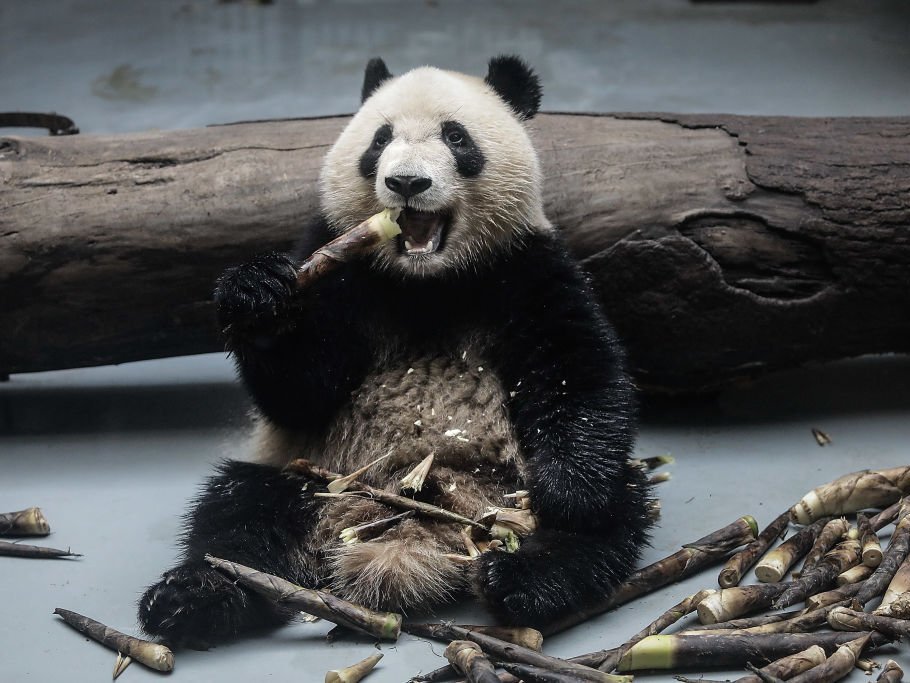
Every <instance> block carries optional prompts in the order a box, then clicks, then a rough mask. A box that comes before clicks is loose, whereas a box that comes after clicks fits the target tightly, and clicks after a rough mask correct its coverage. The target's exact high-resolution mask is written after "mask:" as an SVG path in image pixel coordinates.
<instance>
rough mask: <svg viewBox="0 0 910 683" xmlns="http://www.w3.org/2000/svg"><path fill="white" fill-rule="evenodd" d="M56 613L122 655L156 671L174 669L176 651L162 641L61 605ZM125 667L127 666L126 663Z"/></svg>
mask: <svg viewBox="0 0 910 683" xmlns="http://www.w3.org/2000/svg"><path fill="white" fill-rule="evenodd" d="M54 614H56V615H58V616H59V617H61V618H62V619H63V621H65V622H66V623H67V624H69V625H70V626H72V627H73V628H74V629H76V630H77V631H79V633H82V634H84V635H87V636H88V637H89V638H91V639H92V640H95V641H97V642H99V643H101V644H102V645H104V646H105V647H109V648H110V649H112V650H114V651H116V652H118V653H120V654H121V655H125V656H127V657H130V658H131V659H133V660H135V661H137V662H139V663H140V664H144V665H145V666H147V667H149V668H150V669H155V670H156V671H172V670H173V669H174V653H173V652H171V650H170V649H169V648H167V647H165V646H164V645H161V644H160V643H153V642H151V641H148V640H142V639H141V638H135V637H134V636H128V635H126V634H125V633H121V632H120V631H117V630H115V629H112V628H111V627H109V626H105V625H104V624H102V623H101V622H100V621H95V620H94V619H90V618H89V617H86V616H83V615H82V614H78V613H76V612H71V611H70V610H68V609H63V608H61V607H58V608H57V609H55V610H54ZM123 668H126V666H125V665H124V666H123ZM115 671H116V669H115Z"/></svg>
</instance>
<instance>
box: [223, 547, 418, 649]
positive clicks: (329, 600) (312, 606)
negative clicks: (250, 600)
mask: <svg viewBox="0 0 910 683" xmlns="http://www.w3.org/2000/svg"><path fill="white" fill-rule="evenodd" d="M205 561H206V562H208V563H209V564H210V565H212V566H213V567H214V568H215V569H217V570H219V571H221V572H223V573H224V574H227V575H228V576H229V577H231V578H232V579H235V580H236V581H238V582H240V583H241V584H243V585H244V586H246V587H247V588H249V589H251V590H253V591H254V592H256V593H259V594H260V595H264V596H265V597H267V598H271V599H272V600H274V601H275V602H279V603H281V604H285V605H292V606H294V607H296V608H297V609H301V610H303V611H304V612H308V613H309V614H314V615H316V616H317V617H321V618H323V619H325V620H327V621H331V622H332V623H333V624H338V625H339V626H345V627H347V628H352V629H354V630H356V631H360V632H361V633H366V634H367V635H371V636H375V637H377V638H382V639H384V640H398V635H399V633H400V632H401V615H400V614H396V613H394V612H374V611H373V610H371V609H368V608H366V607H363V606H361V605H355V604H354V603H352V602H348V601H347V600H342V599H341V598H339V597H337V596H334V595H332V594H331V593H326V592H323V591H319V590H312V589H309V588H303V587H301V586H298V585H297V584H294V583H291V582H290V581H287V580H285V579H282V578H281V577H278V576H275V575H274V574H268V573H266V572H261V571H258V570H256V569H253V568H251V567H247V566H245V565H242V564H239V563H237V562H231V561H229V560H223V559H221V558H218V557H213V556H211V555H206V556H205Z"/></svg>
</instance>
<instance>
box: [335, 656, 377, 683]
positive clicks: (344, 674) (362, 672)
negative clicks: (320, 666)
mask: <svg viewBox="0 0 910 683" xmlns="http://www.w3.org/2000/svg"><path fill="white" fill-rule="evenodd" d="M380 659H382V653H381V652H377V653H376V654H375V655H370V656H369V657H367V658H366V659H362V660H360V661H359V662H357V663H356V664H352V665H351V666H348V667H345V668H344V669H332V670H331V671H327V672H326V674H325V683H358V681H360V680H362V679H363V678H364V676H366V675H367V674H368V673H370V672H371V671H372V670H373V669H374V668H375V667H376V665H377V664H378V663H379V660H380Z"/></svg>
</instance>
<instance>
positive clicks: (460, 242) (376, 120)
mask: <svg viewBox="0 0 910 683" xmlns="http://www.w3.org/2000/svg"><path fill="white" fill-rule="evenodd" d="M445 121H457V122H459V123H461V124H462V125H463V126H464V127H465V128H466V129H467V131H468V133H469V134H470V136H471V138H472V139H473V140H474V142H475V143H476V144H477V146H478V147H479V148H480V150H481V152H482V153H483V155H484V157H485V159H486V163H485V165H484V168H483V170H482V171H481V173H480V174H479V175H478V176H476V177H472V178H464V177H462V176H461V175H460V174H459V173H458V171H457V169H456V164H455V160H454V158H453V157H452V153H451V152H450V150H449V149H448V148H447V147H446V145H445V143H444V142H443V140H442V123H443V122H445ZM384 124H389V125H391V126H392V129H393V139H392V141H391V143H389V145H388V146H387V147H386V148H385V149H384V150H383V152H382V155H381V156H380V158H379V164H378V168H377V173H376V176H375V178H370V179H366V178H363V177H362V176H361V175H360V171H359V160H360V157H361V155H362V154H363V152H364V151H365V150H366V149H367V148H368V147H369V145H370V143H371V141H372V139H373V135H374V133H375V132H376V130H377V129H378V128H379V127H381V126H382V125H384ZM390 175H417V176H424V177H428V178H430V179H431V180H432V181H433V184H432V186H431V187H430V188H429V189H428V190H426V191H425V192H422V193H421V194H419V195H416V196H415V197H413V198H412V199H411V201H410V202H409V204H410V206H412V207H413V208H415V209H418V210H422V211H434V212H440V211H445V212H451V214H452V219H451V222H450V225H449V227H448V233H447V235H446V238H445V247H444V249H442V250H441V251H439V252H437V253H433V254H427V255H421V256H409V255H405V254H399V253H398V250H397V246H396V245H395V244H394V243H390V244H387V245H385V246H384V247H383V248H382V249H381V251H380V253H379V255H378V258H377V264H378V265H379V266H380V267H383V268H390V269H393V270H395V271H397V272H399V273H401V274H402V275H418V276H424V275H434V274H439V273H441V272H445V271H446V270H449V269H452V268H455V269H459V270H462V269H470V268H473V267H476V265H478V264H479V263H482V262H485V261H487V260H489V258H490V255H491V254H492V253H493V252H496V251H501V250H506V249H508V248H510V246H512V245H514V244H515V243H516V242H518V241H520V240H521V239H522V235H523V234H526V233H527V232H528V231H531V230H548V229H550V225H549V223H548V221H547V220H546V218H545V217H544V214H543V208H542V202H541V189H540V186H541V173H540V165H539V162H538V159H537V154H536V152H535V151H534V147H533V145H532V144H531V140H530V138H529V137H528V134H527V131H526V130H525V127H524V125H523V124H522V123H521V122H520V121H519V120H518V118H517V117H516V116H515V114H514V113H513V112H512V110H511V109H510V108H509V107H508V106H507V105H506V104H505V102H503V101H502V99H501V98H500V97H499V96H498V95H497V94H496V93H495V92H494V91H493V90H492V88H490V86H488V85H487V84H486V83H484V81H483V80H482V79H480V78H474V77H472V76H466V75H464V74H460V73H455V72H451V71H443V70H440V69H436V68H433V67H421V68H419V69H414V70H413V71H409V72H408V73H406V74H404V75H402V76H399V77H397V78H393V79H390V80H389V81H387V82H385V83H383V84H382V85H381V86H380V87H379V88H378V89H377V90H376V92H375V93H374V94H373V95H372V96H371V97H370V98H369V99H368V100H367V101H366V102H365V103H364V104H363V106H362V107H361V109H360V110H359V111H358V112H357V114H355V115H354V118H353V119H351V122H350V123H349V124H348V126H347V127H346V128H345V129H344V131H343V132H342V133H341V135H340V136H339V138H338V140H337V141H336V143H335V144H334V146H333V147H332V148H331V150H329V153H328V155H327V156H326V159H325V164H324V166H323V169H322V174H321V177H320V189H321V193H322V202H323V210H324V212H325V214H326V216H327V217H328V219H329V223H330V225H331V227H332V229H333V230H334V231H336V232H342V231H344V230H346V229H349V228H351V227H353V226H355V225H357V224H358V223H359V222H360V221H362V220H363V219H364V218H366V217H367V216H369V215H371V214H373V213H376V212H377V211H380V210H381V209H383V208H385V207H398V206H402V205H403V201H402V198H401V197H400V196H399V195H397V194H395V193H393V192H391V191H390V190H389V189H388V188H387V187H386V185H385V178H386V177H388V176H390Z"/></svg>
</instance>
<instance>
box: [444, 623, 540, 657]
mask: <svg viewBox="0 0 910 683" xmlns="http://www.w3.org/2000/svg"><path fill="white" fill-rule="evenodd" d="M458 626H459V628H463V629H466V630H468V631H471V632H473V633H482V634H484V635H485V636H490V637H492V638H498V639H499V640H504V641H505V642H507V643H513V644H514V645H520V646H521V647H526V648H528V649H529V650H534V651H535V652H540V651H541V649H542V648H543V634H542V633H541V632H540V631H538V630H537V629H536V628H531V627H529V626H479V625H476V624H459V625H458Z"/></svg>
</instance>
